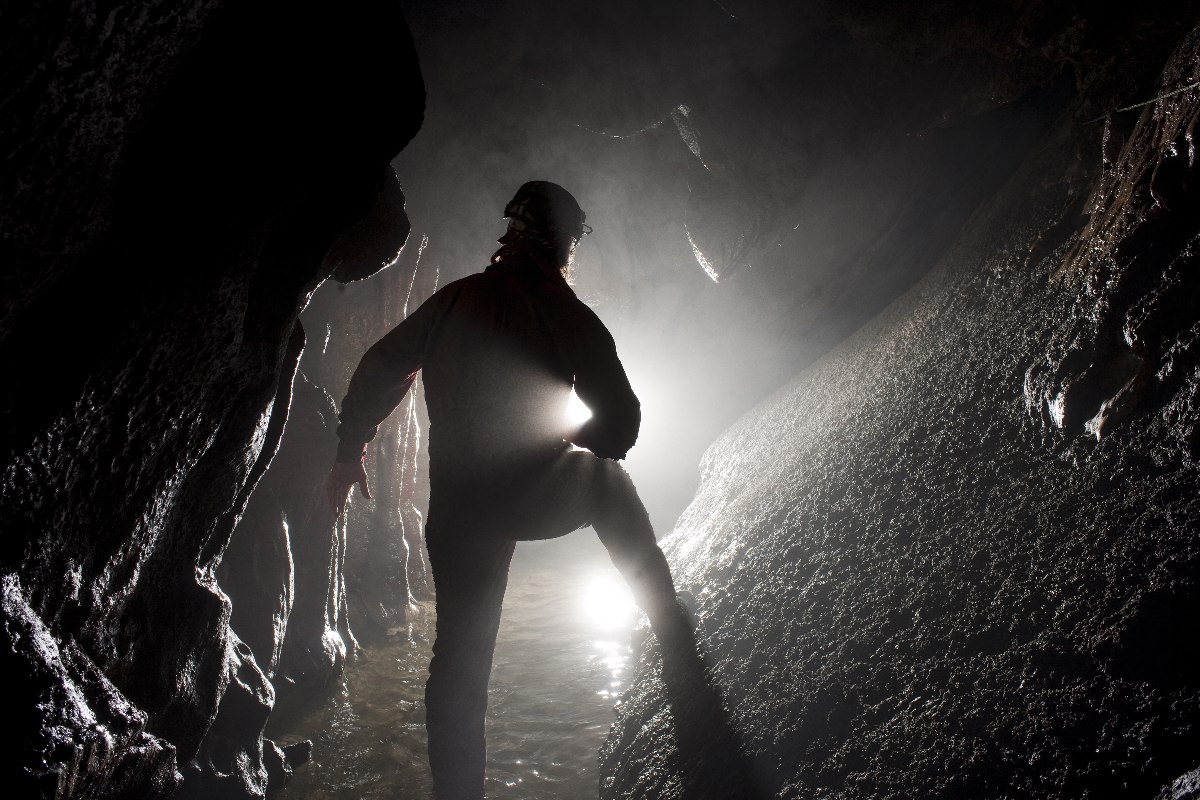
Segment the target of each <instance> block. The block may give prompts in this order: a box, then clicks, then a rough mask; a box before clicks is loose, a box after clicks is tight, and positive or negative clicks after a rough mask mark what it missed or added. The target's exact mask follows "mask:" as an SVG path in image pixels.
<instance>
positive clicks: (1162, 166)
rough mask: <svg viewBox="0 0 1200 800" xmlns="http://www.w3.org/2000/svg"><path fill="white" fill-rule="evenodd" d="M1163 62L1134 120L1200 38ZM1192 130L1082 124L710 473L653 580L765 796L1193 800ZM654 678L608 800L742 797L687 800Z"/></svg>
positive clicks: (1199, 713)
mask: <svg viewBox="0 0 1200 800" xmlns="http://www.w3.org/2000/svg"><path fill="white" fill-rule="evenodd" d="M1169 53H1170V51H1167V52H1164V53H1163V59H1162V60H1163V61H1166V62H1167V63H1166V68H1165V70H1164V71H1163V72H1162V75H1161V77H1160V78H1159V80H1157V81H1154V80H1150V81H1148V82H1147V85H1146V86H1144V87H1143V90H1144V95H1143V97H1145V98H1146V99H1149V98H1151V97H1154V96H1156V95H1157V94H1160V93H1165V92H1168V91H1171V90H1173V89H1176V88H1178V87H1180V86H1184V85H1187V84H1189V83H1194V82H1195V81H1196V80H1197V79H1198V77H1200V76H1198V75H1197V74H1196V65H1197V64H1200V37H1198V35H1197V32H1196V31H1193V32H1192V33H1191V34H1188V35H1187V36H1186V37H1185V38H1184V40H1183V42H1182V44H1180V45H1178V49H1177V50H1176V51H1175V53H1174V55H1173V56H1171V57H1170V59H1169V60H1167V59H1166V56H1167V55H1168V54H1169ZM1085 94H1086V93H1085ZM1078 102H1081V103H1084V104H1085V106H1086V104H1088V103H1099V102H1101V101H1100V100H1098V99H1097V98H1095V97H1092V98H1090V99H1087V98H1086V97H1084V98H1082V99H1081V100H1079V101H1078ZM1113 105H1115V104H1113ZM1109 107H1110V108H1111V107H1112V105H1110V106H1109ZM1198 109H1200V93H1198V91H1197V90H1195V89H1192V90H1190V91H1187V92H1183V93H1179V94H1176V95H1173V96H1172V97H1170V98H1167V99H1163V100H1160V101H1158V102H1154V103H1150V104H1148V105H1146V106H1144V107H1141V108H1138V109H1135V110H1133V111H1132V112H1127V113H1130V114H1131V117H1130V118H1129V119H1125V118H1122V117H1121V116H1120V115H1119V114H1116V115H1112V116H1111V117H1110V119H1109V120H1108V122H1103V121H1101V122H1100V123H1098V124H1094V125H1090V126H1089V125H1088V124H1087V123H1086V122H1085V120H1086V119H1088V116H1089V115H1088V114H1087V113H1085V112H1084V111H1083V109H1082V108H1080V107H1078V106H1076V107H1075V108H1072V109H1069V110H1068V114H1067V115H1066V116H1065V117H1064V118H1063V119H1062V120H1060V122H1059V123H1058V125H1057V126H1056V127H1055V128H1054V129H1053V130H1052V131H1051V133H1050V134H1049V135H1048V136H1047V137H1046V139H1045V140H1043V142H1041V143H1040V145H1039V146H1038V148H1037V149H1036V150H1035V151H1034V152H1033V153H1032V154H1031V155H1030V156H1029V157H1028V159H1027V160H1026V161H1025V163H1024V164H1023V165H1022V167H1021V168H1020V170H1019V171H1018V172H1017V173H1016V174H1015V175H1014V176H1013V177H1012V178H1011V179H1010V180H1009V181H1008V182H1007V184H1006V185H1005V186H1004V187H1003V188H1002V189H1001V190H1000V191H999V192H998V193H997V194H996V196H995V197H994V198H992V199H991V200H990V201H989V202H988V203H987V204H986V205H985V206H983V207H982V208H981V209H980V210H979V211H978V212H977V213H976V214H975V216H974V217H973V218H972V219H971V221H970V223H969V224H968V225H966V226H965V227H964V228H963V229H962V231H961V233H960V235H959V237H958V239H957V241H956V242H955V243H954V245H953V246H952V247H951V248H950V249H949V251H948V252H947V253H946V254H945V256H944V257H943V258H942V259H941V260H940V263H939V265H938V266H937V268H936V269H935V270H934V271H933V272H932V273H930V274H929V275H928V276H926V277H925V278H924V279H923V280H922V281H921V282H920V283H919V284H918V285H917V286H916V287H915V288H914V289H913V290H911V291H910V292H909V293H908V294H906V295H905V296H904V297H903V298H901V299H900V300H899V301H897V302H896V303H894V304H892V305H891V306H890V307H889V308H888V309H887V310H886V311H885V312H883V313H882V314H881V315H879V316H878V317H877V318H876V319H875V320H873V321H872V322H871V323H870V324H868V325H867V326H865V327H864V328H863V329H861V330H860V331H858V332H857V333H856V334H855V335H854V336H853V337H851V338H850V339H849V340H847V341H846V342H844V343H843V344H841V345H839V346H838V347H837V348H835V349H834V350H833V351H832V352H830V353H829V354H828V355H826V356H825V357H823V358H822V359H820V360H819V361H818V362H817V363H816V364H814V365H813V366H812V367H810V368H809V369H807V370H805V371H804V372H802V373H801V374H800V375H798V376H797V377H796V378H795V380H794V381H793V382H791V383H790V384H789V385H787V386H785V387H783V388H782V389H780V390H779V391H778V392H776V393H775V394H774V395H773V396H772V397H770V398H769V399H768V400H766V401H765V402H764V403H762V404H761V405H760V406H759V407H758V408H756V409H755V410H754V411H752V412H750V413H748V414H746V415H745V416H743V417H742V418H741V419H740V420H739V421H738V422H737V423H736V424H735V425H733V426H732V427H731V428H730V429H729V430H728V431H727V432H726V433H725V434H724V435H723V436H722V437H721V438H720V439H719V440H718V441H717V442H716V443H715V444H714V445H713V446H712V447H711V448H710V449H709V450H708V452H707V453H706V455H705V458H704V461H703V467H702V469H703V477H702V484H701V488H700V491H699V492H698V494H697V496H696V498H695V500H694V501H693V503H692V504H691V505H690V506H689V508H688V510H687V511H686V512H685V513H684V515H683V516H682V518H681V519H680V520H679V523H678V525H677V526H676V528H675V531H674V532H673V534H672V535H671V536H670V537H669V538H668V539H667V541H666V549H667V550H668V555H669V557H670V559H671V560H672V563H673V565H674V568H675V569H676V570H677V573H678V576H679V580H680V582H681V584H682V585H683V587H684V588H686V589H688V590H690V591H691V592H693V593H694V594H695V596H696V598H697V606H698V612H699V618H700V638H701V645H702V649H703V651H704V653H705V655H706V657H707V659H708V661H709V663H710V666H711V668H712V671H713V675H714V678H715V680H716V683H717V685H718V687H719V688H720V690H721V691H722V692H723V693H724V696H725V700H726V704H727V706H728V709H729V711H730V714H731V720H732V723H733V727H734V730H735V732H736V733H737V735H738V736H740V738H741V740H742V742H743V743H744V746H745V749H746V752H747V753H748V755H749V756H750V758H751V760H752V762H753V765H754V771H755V777H756V779H757V781H758V782H759V784H760V786H761V787H762V788H763V789H764V790H765V791H766V792H767V793H768V795H772V796H778V797H789V798H791V797H797V798H798V797H826V798H862V797H873V798H884V797H889V798H890V797H895V798H900V797H904V798H910V797H945V798H957V797H1019V796H1020V797H1024V796H1034V797H1068V796H1069V797H1146V798H1149V797H1154V796H1156V795H1157V796H1159V797H1190V796H1193V795H1194V793H1195V788H1194V784H1195V780H1194V767H1195V761H1196V752H1197V747H1198V746H1200V739H1198V736H1197V732H1196V731H1197V728H1196V721H1197V719H1200V680H1198V679H1197V673H1196V670H1195V665H1196V663H1200V662H1198V659H1200V650H1198V649H1197V639H1196V637H1195V635H1194V633H1193V631H1192V627H1193V625H1192V621H1193V620H1194V619H1195V618H1196V615H1197V613H1198V612H1200V590H1198V587H1197V578H1196V576H1197V574H1198V571H1197V569H1198V567H1200V561H1198V560H1200V548H1198V546H1197V541H1198V540H1197V530H1198V527H1200V501H1198V499H1197V486H1198V485H1200V483H1198V479H1200V474H1198V473H1197V467H1196V455H1197V452H1196V446H1197V440H1196V438H1195V430H1196V424H1197V416H1196V415H1197V410H1198V406H1197V396H1198V394H1200V360H1198V359H1197V357H1196V355H1195V352H1194V349H1193V345H1192V342H1193V341H1194V339H1195V334H1194V329H1195V325H1196V324H1197V323H1196V320H1197V319H1198V318H1200V302H1198V301H1197V295H1196V292H1195V291H1194V287H1192V286H1191V283H1190V281H1191V280H1192V277H1189V276H1194V275H1195V273H1196V266H1197V265H1196V253H1195V241H1196V238H1195V237H1196V236H1197V234H1198V233H1200V223H1198V220H1200V217H1198V216H1197V215H1196V213H1195V210H1194V204H1195V179H1196V177H1195V176H1196V174H1197V173H1196V170H1197V165H1196V162H1195V158H1194V155H1193V152H1194V145H1193V138H1192V137H1193V132H1194V125H1195V120H1196V117H1197V111H1198ZM1105 125H1107V128H1105V127H1104V126H1105ZM1107 137H1112V138H1111V139H1109V138H1107ZM1160 185H1161V186H1162V187H1163V189H1162V192H1161V193H1159V191H1158V190H1157V189H1156V187H1158V186H1160ZM1168 197H1169V198H1170V200H1169V201H1168V200H1167V198H1168ZM1088 198H1090V199H1088ZM1168 287H1169V288H1168ZM1072 354H1082V355H1072ZM1031 364H1033V365H1035V366H1034V367H1033V368H1032V369H1031V368H1030V365H1031ZM1074 387H1079V388H1074ZM1055 398H1059V399H1058V400H1057V401H1056V399H1055ZM1062 398H1065V399H1062ZM1055 402H1058V406H1057V408H1058V409H1059V412H1055V410H1054V409H1055V407H1056V406H1055ZM658 669H659V665H658V654H657V651H656V648H655V647H654V646H653V645H651V646H648V647H646V648H644V649H643V650H642V652H641V655H640V667H639V675H638V678H637V679H636V681H635V682H634V685H633V687H632V688H631V690H630V691H629V692H628V693H627V694H626V696H625V697H624V698H623V702H622V704H621V706H620V707H619V718H618V721H617V723H616V725H615V726H614V728H613V730H612V732H611V733H610V736H609V739H608V741H607V743H606V746H605V748H604V750H603V751H602V754H601V762H602V773H603V779H602V782H601V796H602V797H611V798H617V797H628V796H647V797H659V798H675V797H710V796H711V797H717V796H726V795H724V794H721V793H719V792H718V793H713V792H711V791H709V790H707V789H706V788H705V787H704V786H702V785H695V784H689V776H688V773H687V772H686V770H683V769H682V768H681V766H680V762H679V759H678V756H677V753H676V748H675V745H674V743H673V742H674V739H673V738H672V735H671V712H670V709H669V704H668V702H667V699H666V697H665V696H664V694H663V689H662V682H661V681H660V680H659V679H658V677H657V670H658Z"/></svg>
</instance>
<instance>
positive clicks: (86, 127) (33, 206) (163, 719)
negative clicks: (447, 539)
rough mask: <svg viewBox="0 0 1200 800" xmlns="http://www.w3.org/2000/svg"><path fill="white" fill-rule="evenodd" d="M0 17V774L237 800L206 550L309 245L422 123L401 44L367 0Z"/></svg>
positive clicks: (241, 715) (242, 760) (236, 762)
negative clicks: (5, 714)
mask: <svg viewBox="0 0 1200 800" xmlns="http://www.w3.org/2000/svg"><path fill="white" fill-rule="evenodd" d="M2 14H3V22H2V24H0V31H3V34H0V35H2V36H3V38H4V43H3V47H2V48H0V52H3V54H4V55H3V60H4V69H3V73H2V74H3V76H4V77H3V95H2V96H0V108H3V114H2V115H0V117H2V119H3V122H0V142H3V150H4V152H5V154H6V169H5V171H4V175H3V183H2V184H0V196H2V198H3V200H2V201H0V208H2V209H3V212H2V213H3V219H2V220H0V231H2V234H0V236H2V238H0V253H2V256H3V262H4V270H3V274H2V293H0V294H2V297H3V307H2V311H3V314H2V316H0V364H2V365H3V370H4V373H5V375H6V380H5V388H4V390H3V394H2V400H0V403H2V406H0V413H2V414H3V417H4V425H3V426H2V432H0V447H2V448H3V451H4V458H3V464H4V467H3V473H2V476H0V525H2V529H3V537H2V538H3V542H4V544H3V550H2V553H3V556H2V557H3V566H2V570H3V592H4V602H3V608H4V615H5V616H4V619H5V624H4V631H3V638H4V646H3V647H2V648H0V654H2V655H0V657H2V658H3V659H4V661H5V668H6V669H5V672H6V674H7V675H9V676H11V678H10V680H11V684H10V689H11V690H12V691H13V692H14V694H15V696H17V697H19V698H22V703H21V707H20V709H19V712H18V716H17V721H16V722H15V724H13V725H12V726H11V727H12V729H13V730H12V731H11V732H12V733H15V735H16V737H17V740H18V741H19V742H20V744H19V745H18V746H15V747H8V748H6V749H5V752H4V756H3V758H4V762H5V766H4V772H5V774H6V775H8V776H10V779H11V780H12V781H13V782H14V783H13V784H11V786H12V788H13V790H14V791H18V792H19V793H22V794H24V795H26V796H39V795H41V796H51V795H54V796H59V797H64V796H89V797H129V796H139V797H169V796H171V795H172V794H173V793H174V791H175V790H176V788H177V786H178V785H179V784H180V781H181V779H182V777H183V776H184V775H186V776H187V778H188V780H187V781H186V783H185V789H189V787H190V789H189V791H191V792H192V793H193V794H196V793H201V794H203V793H204V792H205V791H211V792H220V793H221V796H237V795H238V794H241V795H247V796H262V794H263V793H264V791H265V790H266V787H267V783H268V779H269V776H268V774H267V773H268V766H270V762H271V758H270V757H269V755H267V756H264V747H265V748H266V749H267V750H270V747H269V746H267V745H264V742H263V740H262V722H263V720H265V716H266V713H267V712H268V711H269V709H270V704H271V702H272V700H273V690H272V688H271V686H270V683H269V682H267V680H266V678H265V675H264V674H263V668H262V666H261V665H260V664H259V663H258V662H257V661H256V660H255V658H254V656H253V653H252V652H251V650H250V648H248V647H247V646H246V645H245V644H243V643H242V642H241V641H240V640H239V639H238V637H237V636H236V635H234V634H232V633H231V631H230V628H229V618H230V603H229V601H228V599H227V597H226V596H225V595H224V593H223V592H222V591H221V590H220V589H219V588H218V586H217V583H216V576H215V572H216V569H217V566H218V564H219V562H220V559H221V555H222V553H223V551H224V550H225V547H226V545H227V543H228V541H229V538H230V533H231V531H232V530H233V527H234V525H235V522H236V520H237V518H238V516H239V515H240V514H241V513H242V511H243V509H244V508H245V506H246V502H247V498H248V496H249V495H250V493H251V490H252V489H253V487H254V485H255V483H256V482H257V481H258V479H259V477H260V476H261V475H262V473H263V471H264V470H265V468H266V466H267V464H268V463H269V462H270V460H271V457H272V455H273V454H274V453H275V450H276V448H277V446H278V444H279V439H280V435H281V433H282V430H283V427H284V422H285V420H286V417H287V410H288V407H289V402H290V397H291V386H292V379H293V375H294V373H295V370H296V364H297V361H298V360H299V358H300V355H301V351H302V348H303V346H304V336H303V332H302V330H301V328H300V327H299V326H298V325H297V317H298V315H299V312H300V310H301V308H302V307H303V306H304V304H305V303H306V302H307V300H308V298H309V296H310V294H311V293H312V292H313V290H314V289H315V287H316V286H317V285H318V284H319V283H320V282H321V281H322V280H323V279H324V278H326V277H327V276H328V275H329V274H330V272H331V271H334V268H335V266H336V265H332V264H330V263H329V262H327V261H326V260H325V255H326V253H327V251H329V249H330V247H331V245H333V244H334V243H335V241H336V240H337V239H338V237H339V236H340V235H341V234H343V232H345V231H346V230H347V228H348V227H350V226H351V225H352V224H353V223H356V222H357V221H359V220H361V219H363V218H364V217H367V216H369V213H370V210H371V208H372V207H373V205H374V204H375V203H376V201H377V199H378V197H379V195H380V191H381V186H383V185H384V183H385V180H386V176H387V175H388V174H390V171H388V170H387V165H388V162H389V160H390V159H391V158H392V157H393V156H394V155H395V154H396V153H397V152H398V151H399V150H400V149H401V148H402V147H404V146H405V144H406V143H407V142H408V141H409V140H410V139H411V137H412V136H413V135H414V134H415V132H416V130H417V128H418V127H419V125H420V121H421V117H422V112H423V105H424V89H423V84H422V80H421V75H420V71H419V68H418V65H417V61H416V55H415V51H414V49H413V46H412V42H411V38H410V35H409V33H408V29H407V26H406V23H405V21H404V19H403V17H402V16H401V14H400V12H399V11H398V9H397V8H395V7H394V6H393V5H392V4H389V3H382V2H381V3H373V2H362V3H353V4H349V5H345V4H342V5H338V6H336V7H335V6H324V5H318V6H308V7H305V8H299V7H295V6H291V5H284V4H279V3H268V4H255V5H254V6H253V7H249V6H237V7H235V6H233V5H230V4H222V3H217V2H209V3H199V2H198V3H187V4H162V3H160V4H145V3H137V4H116V5H112V6H109V7H106V8H105V9H103V10H101V9H97V8H95V7H94V6H92V5H89V4H71V5H69V7H67V8H57V7H55V8H50V7H46V6H31V7H20V8H6V9H5V10H4V12H2ZM218 708H220V709H221V714H220V715H218ZM222 717H223V718H225V719H227V720H230V722H229V723H228V724H224V725H222V724H217V725H215V726H214V719H217V720H219V719H220V718H222ZM247 720H250V721H251V722H250V723H249V724H247V723H246V721H247ZM214 727H215V732H214V729H213V728H214ZM202 742H203V743H204V744H202ZM268 745H269V743H268ZM277 761H278V758H276V762H277ZM279 766H280V765H279V764H278V763H275V764H274V767H275V773H276V774H278V771H279V770H278V767H279ZM214 782H215V783H214ZM206 786H207V787H208V789H207V790H206V789H205V788H204V787H206Z"/></svg>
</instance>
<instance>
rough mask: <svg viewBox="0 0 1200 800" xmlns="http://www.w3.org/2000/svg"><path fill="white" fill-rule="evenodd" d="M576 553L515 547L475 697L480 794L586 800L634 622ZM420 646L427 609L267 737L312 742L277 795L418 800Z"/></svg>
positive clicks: (423, 762) (423, 779)
mask: <svg viewBox="0 0 1200 800" xmlns="http://www.w3.org/2000/svg"><path fill="white" fill-rule="evenodd" d="M584 535H586V534H584ZM575 536H580V534H576V535H575ZM582 551H583V552H582V553H581V548H578V547H576V548H574V549H570V548H567V547H564V546H563V545H562V544H560V543H557V542H556V543H536V544H522V545H521V546H519V547H518V554H517V559H516V560H515V561H514V565H513V571H512V577H511V579H510V581H509V587H508V594H507V596H506V598H505V604H504V616H503V618H502V620H501V624H500V635H499V639H498V641H497V644H496V656H495V661H494V664H493V668H492V681H491V687H490V690H489V708H488V718H487V723H486V726H487V736H488V779H487V796H488V798H491V799H495V800H500V799H501V798H511V799H512V800H516V798H525V799H530V800H538V799H539V798H547V799H548V798H576V797H595V796H596V795H597V775H596V754H597V751H598V749H599V747H600V743H601V742H602V741H603V739H604V737H605V735H606V734H607V733H608V729H609V726H610V725H611V724H612V720H613V707H614V704H615V703H616V701H617V698H618V697H619V696H620V693H621V691H623V690H624V688H625V683H624V682H625V679H626V677H627V674H626V673H627V670H628V666H629V658H630V647H629V632H630V630H631V629H632V627H633V624H634V622H635V621H636V616H635V609H634V607H633V604H632V601H631V600H630V598H629V596H628V594H627V592H626V591H625V590H624V586H623V583H622V582H621V580H620V578H619V577H618V576H617V574H616V571H615V570H613V569H612V567H611V566H608V565H607V563H606V562H607V559H606V558H604V556H603V551H602V550H601V551H599V556H597V553H596V552H595V550H593V551H591V552H588V551H587V550H586V548H582ZM581 555H583V557H581ZM432 638H433V614H432V610H431V608H427V609H425V610H424V613H422V614H420V615H419V618H418V619H416V620H415V621H414V622H412V623H410V625H409V626H408V628H407V630H403V631H399V632H397V633H396V634H395V635H394V636H392V637H391V638H390V640H389V641H388V642H386V643H385V644H382V645H375V646H373V647H372V648H371V649H369V650H368V651H367V652H366V654H365V658H363V659H360V660H359V661H358V662H356V663H354V664H352V665H350V666H349V667H348V668H347V670H346V675H345V681H344V684H343V686H342V687H341V688H340V690H339V691H338V692H337V693H336V694H335V696H334V697H332V698H331V699H330V700H329V702H327V703H326V704H324V705H323V706H322V707H320V708H317V709H314V710H313V711H312V712H310V713H309V714H307V715H306V716H304V717H303V718H301V719H298V720H296V721H295V722H294V723H292V724H290V725H289V731H288V732H287V733H278V732H277V738H279V739H281V740H282V741H283V742H284V743H288V742H291V741H295V740H296V739H302V738H311V739H312V740H313V743H314V745H315V747H314V752H313V763H310V764H308V765H305V766H302V767H300V768H299V769H297V771H296V775H295V777H294V778H293V779H292V781H291V783H290V784H289V785H288V787H287V789H285V790H284V791H283V792H281V793H280V795H279V797H280V798H281V800H335V799H336V800H369V799H370V798H384V797H386V798H399V799H400V800H406V799H407V798H427V797H429V796H430V783H429V772H428V761H427V757H426V754H425V709H424V700H423V697H424V686H425V678H426V675H427V673H426V668H427V666H428V663H429V655H430V647H431V645H432Z"/></svg>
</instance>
